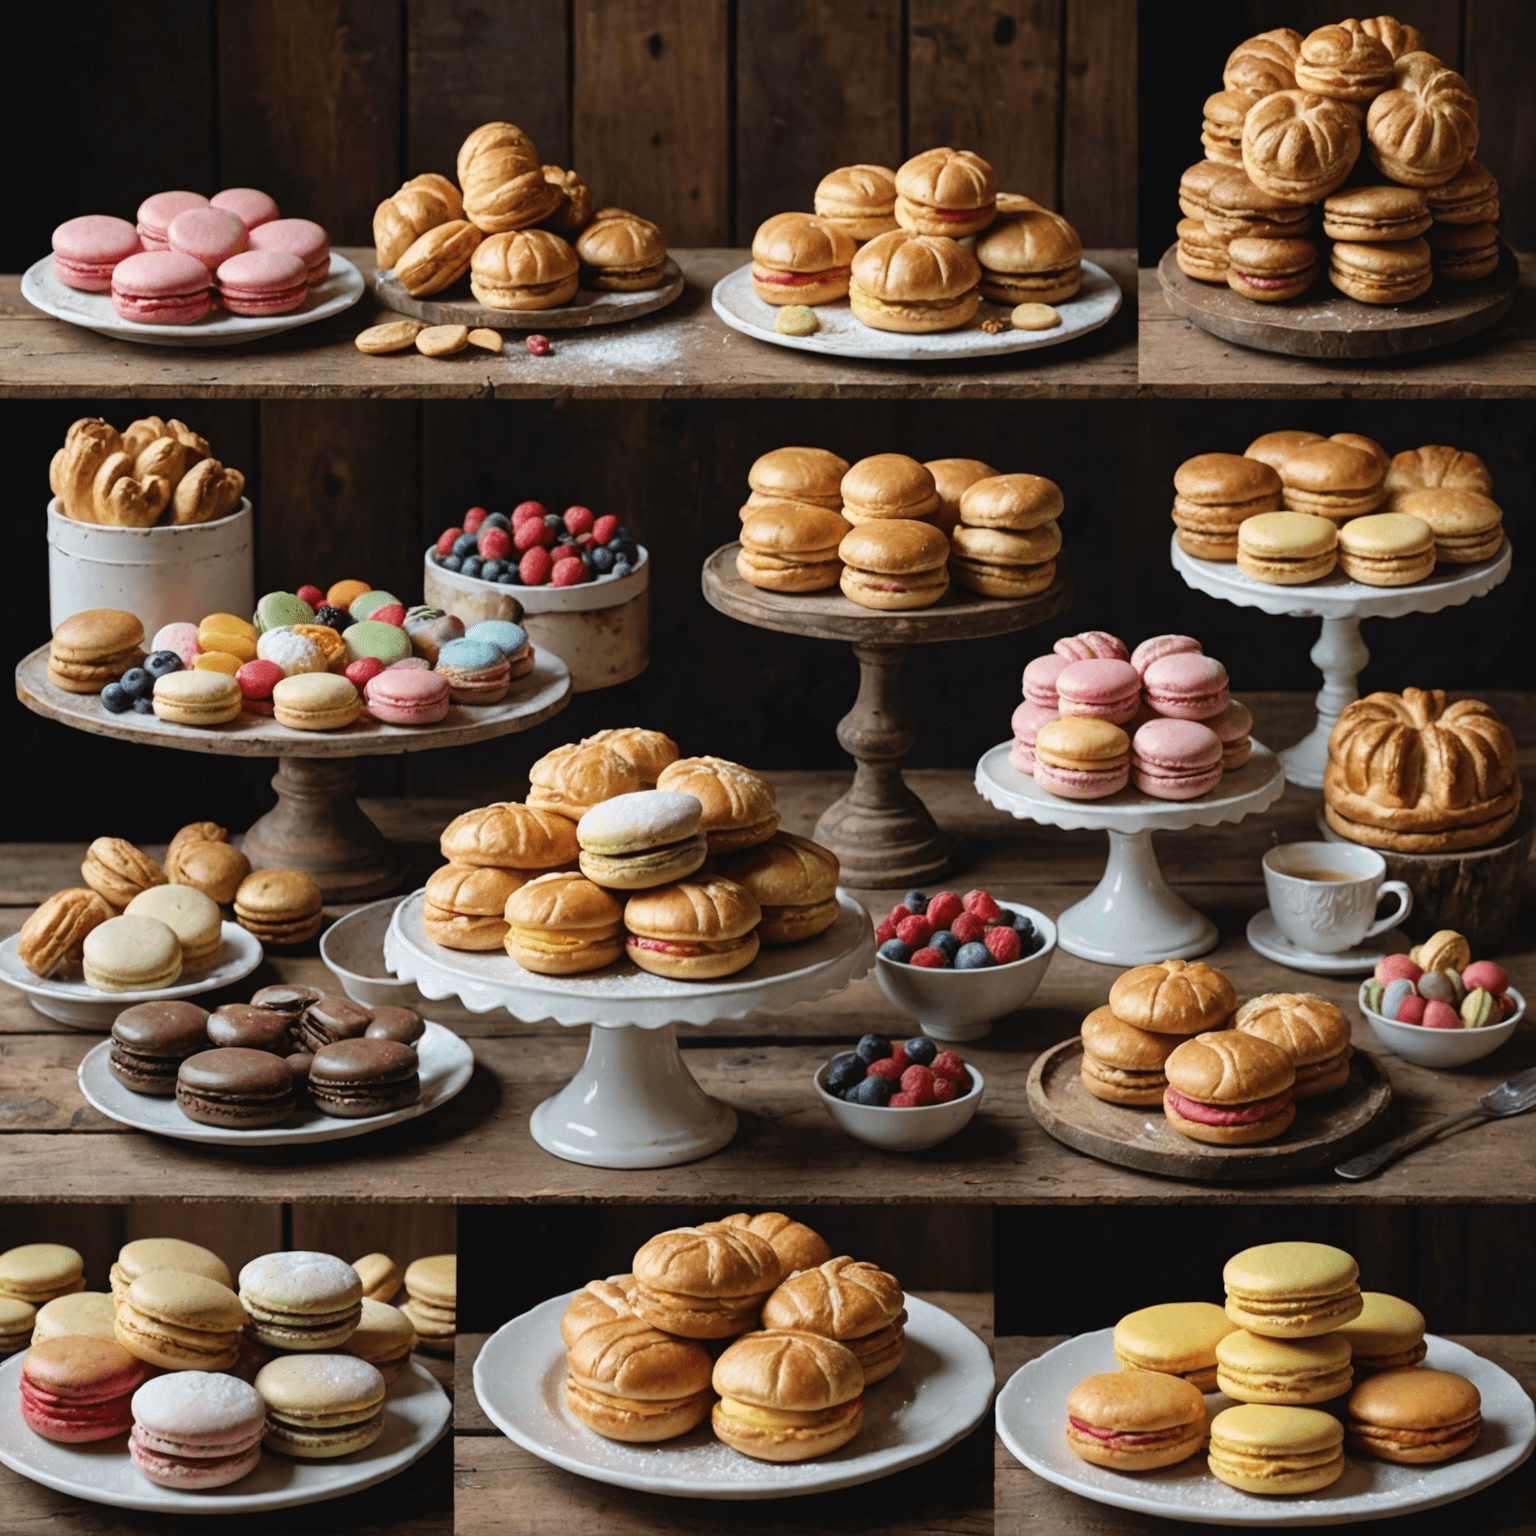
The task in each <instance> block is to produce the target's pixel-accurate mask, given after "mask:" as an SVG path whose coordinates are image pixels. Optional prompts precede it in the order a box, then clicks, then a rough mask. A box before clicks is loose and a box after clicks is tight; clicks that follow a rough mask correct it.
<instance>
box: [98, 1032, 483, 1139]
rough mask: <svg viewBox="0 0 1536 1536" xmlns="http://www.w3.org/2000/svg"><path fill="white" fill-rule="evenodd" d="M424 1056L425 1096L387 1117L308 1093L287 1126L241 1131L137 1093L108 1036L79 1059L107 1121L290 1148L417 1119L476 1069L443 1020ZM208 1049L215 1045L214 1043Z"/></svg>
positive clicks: (420, 1049) (178, 1135) (422, 1044)
mask: <svg viewBox="0 0 1536 1536" xmlns="http://www.w3.org/2000/svg"><path fill="white" fill-rule="evenodd" d="M416 1045H417V1052H416V1054H417V1056H418V1058H419V1060H420V1072H421V1097H420V1098H419V1099H417V1101H416V1102H415V1103H414V1104H407V1105H406V1106H405V1108H404V1109H395V1110H391V1111H390V1112H389V1113H388V1114H387V1115H368V1116H367V1117H366V1118H364V1119H362V1120H340V1119H337V1118H336V1117H335V1116H334V1115H322V1114H321V1113H320V1111H319V1110H318V1109H316V1108H315V1107H314V1105H313V1104H311V1103H309V1102H308V1095H306V1094H300V1096H299V1108H298V1110H297V1111H296V1113H295V1114H294V1116H293V1118H292V1119H291V1120H289V1121H287V1122H286V1123H285V1124H283V1125H269V1126H263V1127H262V1128H261V1129H259V1130H252V1131H238V1130H232V1129H230V1128H228V1127H226V1126H222V1125H204V1124H203V1123H202V1122H201V1121H199V1120H189V1119H188V1118H187V1117H186V1116H185V1115H184V1114H182V1112H181V1110H180V1108H179V1107H178V1105H177V1103H176V1100H175V1099H174V1098H162V1097H160V1096H159V1095H157V1094H152V1093H135V1092H134V1091H133V1090H132V1089H131V1088H125V1087H124V1086H123V1085H122V1084H121V1083H120V1082H118V1080H117V1079H116V1078H115V1077H113V1075H112V1073H111V1070H110V1069H109V1068H108V1066H107V1060H108V1058H109V1057H110V1056H111V1054H112V1042H111V1041H110V1040H103V1041H102V1042H101V1044H100V1045H98V1046H95V1047H93V1048H92V1049H91V1050H89V1051H87V1052H86V1054H85V1060H84V1061H82V1062H81V1063H80V1072H79V1079H80V1091H81V1093H83V1094H84V1095H85V1097H86V1099H87V1100H88V1101H89V1102H90V1104H91V1107H92V1108H93V1109H99V1110H100V1111H101V1112H102V1114H104V1115H106V1116H107V1118H108V1119H111V1120H116V1121H118V1122H119V1123H120V1124H122V1125H131V1126H132V1127H133V1128H134V1130H136V1131H151V1132H153V1133H154V1134H155V1135H156V1136H170V1137H173V1138H174V1139H175V1140H177V1141H197V1142H202V1143H204V1144H206V1145H211V1146H218V1147H226V1148H228V1147H291V1146H299V1145H302V1144H305V1143H308V1142H315V1141H343V1140H345V1139H346V1138H347V1137H348V1136H364V1135H366V1134H367V1133H368V1132H369V1131H378V1130H382V1129H383V1128H384V1127H385V1126H386V1125H397V1124H398V1123H399V1122H400V1121H402V1120H414V1119H415V1118H416V1116H417V1115H424V1114H426V1113H427V1112H428V1111H429V1110H433V1109H436V1108H437V1107H438V1105H439V1104H446V1103H447V1102H448V1100H449V1099H451V1098H452V1097H453V1096H454V1095H455V1094H456V1093H460V1092H462V1091H463V1089H464V1087H465V1085H466V1084H467V1083H468V1082H469V1079H470V1077H471V1076H472V1075H473V1073H474V1070H475V1056H474V1052H473V1051H471V1050H470V1048H469V1047H468V1046H467V1045H466V1044H465V1043H464V1042H463V1041H462V1040H461V1039H459V1037H458V1036H457V1035H456V1034H454V1032H453V1031H452V1030H451V1029H444V1028H443V1026H442V1025H441V1024H433V1023H430V1022H429V1023H428V1024H427V1032H426V1034H424V1035H423V1036H422V1037H421V1039H420V1040H418V1041H417V1042H416ZM209 1049H210V1050H211V1049H213V1047H212V1046H211V1045H210V1046H209Z"/></svg>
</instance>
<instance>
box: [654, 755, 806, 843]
mask: <svg viewBox="0 0 1536 1536" xmlns="http://www.w3.org/2000/svg"><path fill="white" fill-rule="evenodd" d="M656 787H657V789H670V790H675V791H676V792H677V793H678V794H682V795H692V796H693V797H694V799H695V800H697V801H698V802H699V804H700V805H702V806H703V807H704V815H703V818H702V820H701V821H700V826H701V827H702V828H703V831H704V833H705V835H706V836H707V837H708V838H709V852H710V856H711V857H716V856H718V855H720V854H724V853H737V852H739V851H740V850H741V849H743V848H752V847H755V846H756V845H757V844H758V843H766V842H767V841H768V839H769V838H770V837H772V836H773V834H774V832H775V831H776V830H777V829H778V825H779V813H778V811H777V810H776V809H775V806H774V793H773V786H772V785H771V784H770V783H769V782H768V781H767V780H766V779H765V778H763V777H762V775H761V774H757V773H753V771H752V770H751V769H750V768H744V767H742V765H741V764H740V763H732V762H728V761H727V760H726V759H725V758H723V757H684V758H679V759H678V760H677V761H676V762H675V763H669V764H668V765H667V766H666V768H664V769H663V770H662V772H661V774H660V775H659V777H658V778H657V780H656Z"/></svg>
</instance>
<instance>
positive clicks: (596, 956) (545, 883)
mask: <svg viewBox="0 0 1536 1536" xmlns="http://www.w3.org/2000/svg"><path fill="white" fill-rule="evenodd" d="M503 916H504V918H505V920H506V924H507V936H506V939H505V940H504V941H503V942H504V947H505V949H506V951H507V953H508V954H509V955H510V956H511V957H512V958H513V959H514V960H515V961H517V963H518V964H519V965H520V966H522V968H523V969H524V970H525V971H534V972H536V973H538V974H539V975H541V976H575V975H579V974H581V973H582V972H585V971H597V970H601V969H602V968H603V967H604V966H605V965H612V964H613V962H614V961H615V960H617V959H619V958H620V956H622V955H623V953H624V909H623V907H621V906H620V905H619V903H618V902H617V901H616V900H615V899H614V898H613V897H612V896H610V895H609V894H608V892H607V891H605V890H604V889H603V888H602V887H601V886H599V885H594V884H593V883H592V881H590V880H588V879H587V878H586V876H585V875H579V874H572V873H562V874H550V875H539V876H538V877H537V878H535V879H533V880H530V881H529V882H528V883H527V884H526V885H524V886H521V887H519V888H518V889H517V890H515V891H514V892H513V893H512V894H511V895H510V896H509V897H508V898H507V904H506V907H505V909H504V911H503Z"/></svg>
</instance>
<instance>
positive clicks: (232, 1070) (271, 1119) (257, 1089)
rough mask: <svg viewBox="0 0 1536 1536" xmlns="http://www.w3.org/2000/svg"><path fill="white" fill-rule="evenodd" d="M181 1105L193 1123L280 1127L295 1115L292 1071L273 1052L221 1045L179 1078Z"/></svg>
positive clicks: (188, 1063) (193, 1060)
mask: <svg viewBox="0 0 1536 1536" xmlns="http://www.w3.org/2000/svg"><path fill="white" fill-rule="evenodd" d="M176 1102H177V1104H178V1105H180V1107H181V1112H182V1114H184V1115H185V1116H186V1117H187V1118H188V1119H189V1120H196V1121H199V1122H200V1123H201V1124H203V1125H217V1126H223V1127H225V1128H226V1129H230V1130H258V1129H260V1128H261V1127H263V1126H268V1125H281V1124H282V1123H283V1121H285V1120H287V1119H289V1118H290V1117H291V1116H292V1114H293V1111H294V1107H295V1101H294V1091H293V1071H292V1069H291V1068H290V1067H289V1065H288V1063H287V1061H285V1060H284V1059H283V1058H282V1057H281V1056H276V1055H274V1054H273V1053H272V1052H271V1051H253V1050H250V1049H248V1048H246V1047H243V1046H220V1047H217V1048H215V1049H213V1050H207V1051H199V1052H198V1053H197V1054H196V1055H195V1056H189V1057H187V1059H186V1060H185V1061H184V1062H182V1064H181V1066H180V1068H179V1069H178V1071H177V1074H176Z"/></svg>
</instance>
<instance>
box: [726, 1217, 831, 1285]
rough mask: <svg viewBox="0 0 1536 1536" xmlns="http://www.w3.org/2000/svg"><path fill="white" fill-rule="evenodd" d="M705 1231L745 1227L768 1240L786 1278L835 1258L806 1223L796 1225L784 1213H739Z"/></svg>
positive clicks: (826, 1245) (820, 1237)
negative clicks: (753, 1214)
mask: <svg viewBox="0 0 1536 1536" xmlns="http://www.w3.org/2000/svg"><path fill="white" fill-rule="evenodd" d="M703 1225H704V1226H706V1227H744V1228H745V1229H746V1230H747V1231H748V1232H755V1233H756V1234H757V1235H758V1236H759V1237H765V1238H767V1239H768V1243H769V1245H770V1246H771V1247H772V1249H773V1251H774V1252H775V1253H776V1254H778V1256H779V1264H780V1265H781V1266H782V1268H783V1271H784V1274H785V1275H786V1277H787V1276H789V1275H792V1274H794V1272H795V1271H796V1270H798V1269H814V1268H815V1267H816V1266H817V1265H818V1264H825V1263H826V1261H827V1260H828V1259H830V1258H831V1257H832V1249H831V1247H830V1245H829V1244H828V1243H827V1240H826V1239H825V1238H824V1237H822V1236H821V1234H820V1233H819V1232H814V1231H812V1230H811V1228H810V1227H808V1226H806V1225H805V1223H804V1222H803V1221H795V1220H793V1219H792V1218H790V1217H788V1216H786V1215H785V1214H784V1213H783V1212H782V1211H761V1212H759V1213H758V1214H757V1215H756V1216H749V1215H747V1213H746V1212H745V1211H739V1212H737V1214H736V1215H734V1216H722V1217H721V1218H720V1220H719V1221H706V1222H704V1223H703Z"/></svg>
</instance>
